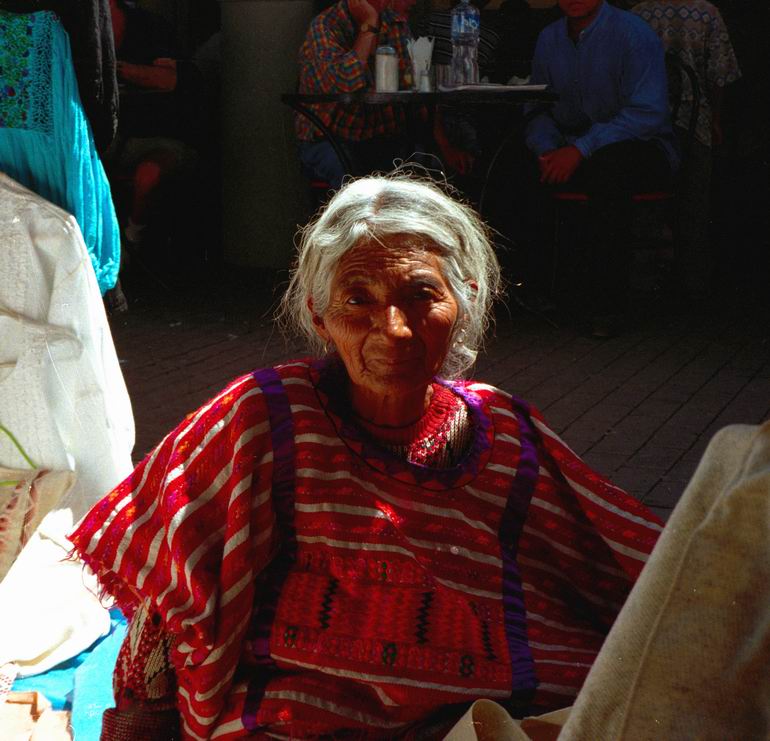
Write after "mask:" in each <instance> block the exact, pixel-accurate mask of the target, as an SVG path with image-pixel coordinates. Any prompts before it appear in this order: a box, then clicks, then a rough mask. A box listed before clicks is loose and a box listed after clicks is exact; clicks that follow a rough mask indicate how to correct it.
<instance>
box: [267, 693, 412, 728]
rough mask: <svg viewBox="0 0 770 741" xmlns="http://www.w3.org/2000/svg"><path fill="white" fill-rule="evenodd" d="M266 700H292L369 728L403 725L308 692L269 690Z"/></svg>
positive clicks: (398, 726)
mask: <svg viewBox="0 0 770 741" xmlns="http://www.w3.org/2000/svg"><path fill="white" fill-rule="evenodd" d="M264 696H265V698H266V699H268V700H290V701H291V702H299V703H302V704H303V705H309V706H310V707H313V708H320V709H321V710H326V711H327V712H331V713H334V714H335V715H339V716H340V717H341V718H347V719H349V720H355V721H358V722H359V723H364V724H366V725H368V726H374V727H376V728H400V727H401V726H403V725H404V724H403V723H398V722H394V721H387V720H384V719H383V718H378V717H376V716H374V715H370V714H369V713H364V712H362V711H360V710H355V709H354V708H346V707H343V706H342V705H338V704H337V703H336V702H331V701H330V700H324V699H323V698H321V697H317V696H315V695H310V694H308V693H307V692H293V691H292V690H268V691H267V692H265V695H264Z"/></svg>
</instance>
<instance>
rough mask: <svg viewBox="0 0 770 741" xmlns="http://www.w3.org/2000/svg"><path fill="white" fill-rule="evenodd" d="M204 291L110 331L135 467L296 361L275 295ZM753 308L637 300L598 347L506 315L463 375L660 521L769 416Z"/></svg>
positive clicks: (231, 286) (532, 318) (764, 327)
mask: <svg viewBox="0 0 770 741" xmlns="http://www.w3.org/2000/svg"><path fill="white" fill-rule="evenodd" d="M212 280H214V283H213V284H211V285H198V286H197V287H195V288H190V289H187V290H185V291H177V292H167V291H163V290H161V289H160V288H158V287H150V286H145V287H144V288H142V289H141V290H139V291H138V292H135V293H134V294H133V296H131V298H132V304H131V310H130V311H129V313H127V314H125V315H120V316H118V317H113V318H112V320H111V322H112V328H113V333H114V338H115V344H116V346H117V350H118V355H119V357H120V360H121V365H122V368H123V372H124V374H125V378H126V383H127V385H128V389H129V392H130V394H131V398H132V402H133V407H134V416H135V419H136V428H137V438H136V447H135V450H134V458H135V459H137V460H138V459H139V458H141V457H142V456H143V455H145V454H146V453H147V452H148V451H149V450H150V449H151V448H152V446H153V445H154V444H155V443H156V442H158V441H159V440H160V438H161V437H162V436H163V435H164V434H165V433H166V432H167V431H168V430H170V429H171V428H172V427H173V426H174V425H175V424H176V423H177V422H178V421H179V420H180V419H181V418H182V416H183V415H185V414H186V413H188V412H190V411H192V410H193V409H195V408H196V407H197V406H199V405H200V404H201V403H203V402H204V401H205V400H206V399H208V398H209V397H211V396H212V395H213V394H214V393H215V392H216V391H217V390H218V389H220V388H221V387H222V386H223V385H224V384H225V383H227V381H229V380H230V379H232V378H234V377H236V376H238V375H240V374H242V373H246V372H248V371H249V370H252V369H254V368H256V367H262V366H266V365H271V364H274V363H276V362H278V361H280V360H283V359H286V358H290V357H295V356H297V355H298V354H301V353H302V347H301V345H300V344H299V343H296V342H291V341H286V340H285V339H284V338H282V337H281V335H280V333H279V332H278V331H277V329H276V328H275V326H274V324H273V322H272V320H271V318H270V316H271V308H270V307H271V303H272V295H273V291H272V290H270V289H260V288H254V287H253V286H254V285H258V282H259V278H258V277H256V278H255V277H254V276H250V275H248V274H245V275H244V274H243V272H242V271H238V270H230V271H229V272H228V273H225V274H224V275H222V276H219V277H217V278H216V279H212ZM759 303H760V302H759V301H757V300H756V299H752V298H750V297H747V296H744V295H741V294H740V293H738V292H733V293H732V294H731V295H730V296H727V297H723V298H722V299H721V300H719V301H712V302H710V303H708V304H701V305H698V306H686V305H685V306H683V305H680V306H679V307H678V308H672V307H671V306H663V305H658V304H657V303H656V298H655V297H654V296H648V297H646V299H645V300H644V301H643V302H641V303H640V304H639V306H638V307H637V317H636V320H635V321H634V322H632V324H631V326H630V328H629V330H628V331H627V332H626V333H625V334H623V335H622V336H620V337H617V338H614V339H611V340H606V341H597V340H594V339H591V338H588V337H586V336H584V335H583V334H582V333H581V332H580V330H579V328H577V327H576V326H572V322H570V321H569V320H568V319H565V318H564V317H561V318H559V317H556V322H555V323H554V324H552V323H549V322H547V321H544V320H543V318H542V317H540V316H537V315H534V314H532V313H529V312H527V311H523V310H521V309H520V308H518V307H517V306H513V308H507V307H505V306H503V307H502V308H500V309H499V310H498V317H497V322H496V326H495V331H494V333H493V336H492V337H491V339H490V340H489V342H488V344H487V347H486V349H485V351H484V352H483V353H482V354H481V355H480V357H479V361H478V363H477V366H476V369H475V371H474V373H473V376H474V377H475V378H478V379H480V380H484V381H486V382H489V383H493V384H495V385H498V386H500V387H502V388H504V389H506V390H508V391H510V392H512V393H514V394H517V395H519V396H521V397H523V398H524V399H526V400H527V401H529V402H531V403H533V404H535V405H536V406H538V407H539V408H540V410H541V411H542V412H543V414H544V415H545V418H546V420H548V422H549V423H550V424H551V426H552V427H554V428H555V430H556V431H557V432H559V433H560V434H561V435H562V436H563V437H564V439H565V440H566V441H567V443H568V444H569V445H570V446H571V447H572V448H573V449H575V451H576V452H577V453H579V454H580V455H582V456H583V457H584V458H585V459H586V460H587V461H588V462H589V463H590V464H591V465H592V466H593V467H595V468H596V469H597V470H598V471H601V472H602V473H604V474H606V475H608V476H609V477H610V478H611V479H612V480H613V481H614V482H615V483H617V484H618V485H620V486H622V487H624V488H626V489H627V490H628V491H629V492H631V493H632V494H633V495H635V496H636V497H638V498H639V499H641V500H642V501H644V502H645V503H646V504H648V505H649V506H650V507H652V508H653V509H654V510H655V511H656V512H658V513H659V514H660V515H661V516H662V517H664V518H666V517H667V516H668V513H669V512H670V510H671V509H672V508H673V506H674V504H675V503H676V501H677V499H678V498H679V496H680V495H681V492H682V490H683V488H684V485H685V484H686V482H687V480H688V479H689V477H690V475H691V474H692V473H693V471H694V470H695V466H696V464H697V462H698V460H699V458H700V456H701V454H702V452H703V450H704V448H705V446H706V444H707V442H708V440H709V439H710V437H711V436H712V435H713V433H714V432H715V431H716V430H717V429H719V428H720V427H722V426H724V425H726V424H729V423H733V422H743V423H756V422H760V421H762V420H764V419H767V418H768V416H770V312H768V311H767V309H766V308H764V309H759V308H757V306H758V304H759ZM555 325H558V326H555Z"/></svg>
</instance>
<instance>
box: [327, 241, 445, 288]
mask: <svg viewBox="0 0 770 741" xmlns="http://www.w3.org/2000/svg"><path fill="white" fill-rule="evenodd" d="M420 269H425V270H428V271H431V272H435V271H438V272H439V273H441V272H442V270H441V260H440V259H439V256H438V250H437V247H436V245H435V243H433V242H431V241H430V240H428V239H425V238H422V237H416V236H413V235H401V234H399V235H396V236H393V237H387V238H385V239H383V240H376V239H371V240H366V241H364V242H359V243H358V244H357V245H356V246H355V247H353V248H352V249H350V250H349V251H348V252H346V253H345V254H344V255H343V256H342V257H341V258H340V260H339V262H338V263H337V267H336V270H335V279H336V280H340V279H343V278H344V279H349V278H351V277H353V276H354V275H356V276H358V275H360V276H362V277H364V278H369V279H371V280H377V278H378V276H379V274H384V273H393V272H395V273H409V272H412V271H415V270H420Z"/></svg>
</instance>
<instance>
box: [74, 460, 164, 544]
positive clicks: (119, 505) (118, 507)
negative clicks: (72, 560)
mask: <svg viewBox="0 0 770 741" xmlns="http://www.w3.org/2000/svg"><path fill="white" fill-rule="evenodd" d="M160 447H161V446H160V445H159V446H158V447H157V448H155V450H153V451H152V453H151V454H150V459H149V460H148V461H147V464H146V465H145V467H144V471H143V472H142V478H141V480H140V481H139V483H138V484H137V485H136V486H135V487H134V488H133V489H132V490H131V491H130V492H127V493H126V494H124V495H123V496H122V497H121V499H120V501H118V502H116V503H115V505H114V506H113V508H112V512H110V514H109V515H107V517H106V518H105V519H104V524H103V525H102V526H101V527H100V528H99V529H98V530H96V531H95V532H94V534H93V535H92V536H91V540H90V541H89V543H88V547H87V548H86V553H91V552H92V551H93V550H94V548H96V546H97V545H98V543H99V540H100V539H101V538H102V536H103V535H104V533H105V532H107V528H109V526H110V525H111V524H112V523H113V521H114V520H115V518H116V517H117V516H118V515H119V514H120V513H121V512H122V511H123V510H124V509H125V508H126V507H127V506H128V505H129V504H130V503H131V501H132V499H133V497H134V495H135V494H136V493H137V492H138V491H139V490H140V489H141V488H142V487H143V486H144V482H145V481H146V480H147V477H148V476H149V474H150V470H151V469H152V466H153V464H154V463H155V459H156V458H157V457H158V453H159V452H160Z"/></svg>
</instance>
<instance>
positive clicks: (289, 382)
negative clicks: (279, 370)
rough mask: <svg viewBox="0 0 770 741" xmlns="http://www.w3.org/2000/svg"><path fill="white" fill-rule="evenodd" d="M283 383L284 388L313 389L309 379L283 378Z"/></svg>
mask: <svg viewBox="0 0 770 741" xmlns="http://www.w3.org/2000/svg"><path fill="white" fill-rule="evenodd" d="M281 383H282V384H283V385H284V386H307V387H308V388H313V384H312V383H310V381H308V380H307V378H296V377H293V376H289V378H282V379H281Z"/></svg>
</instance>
